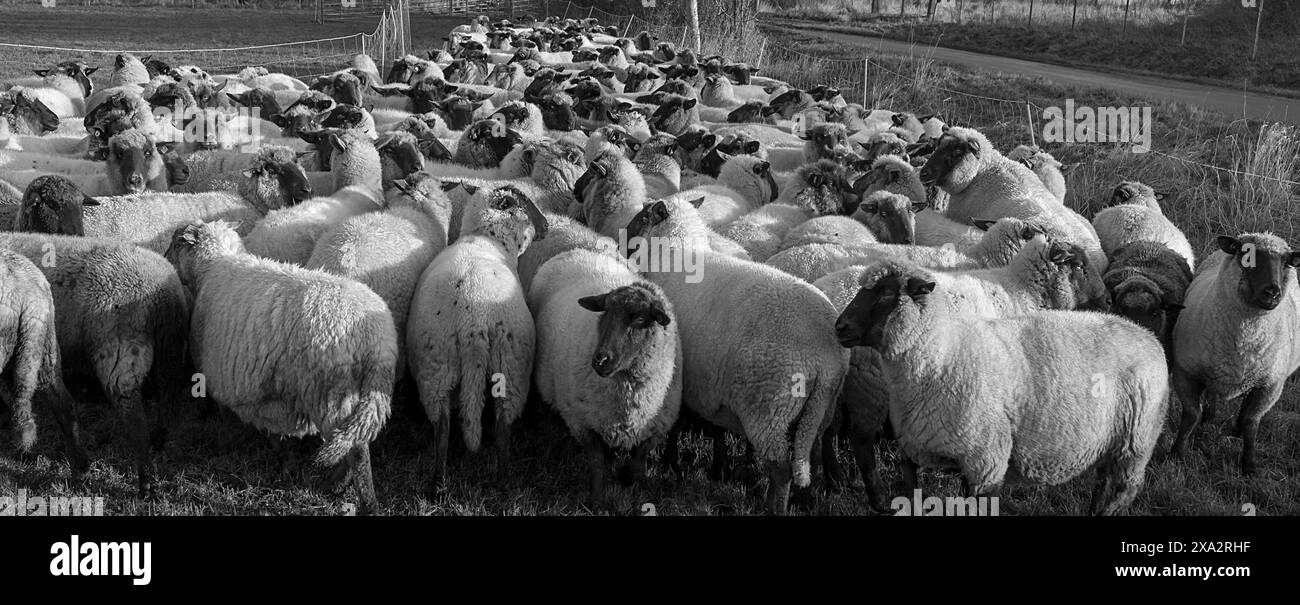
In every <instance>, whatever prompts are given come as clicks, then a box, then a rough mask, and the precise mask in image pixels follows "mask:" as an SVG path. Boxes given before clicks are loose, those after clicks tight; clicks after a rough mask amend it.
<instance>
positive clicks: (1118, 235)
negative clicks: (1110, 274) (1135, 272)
mask: <svg viewBox="0 0 1300 605" xmlns="http://www.w3.org/2000/svg"><path fill="white" fill-rule="evenodd" d="M1092 226H1093V229H1095V230H1096V231H1097V239H1099V240H1100V241H1101V249H1102V251H1103V252H1105V253H1106V256H1108V257H1110V256H1113V255H1114V253H1115V251H1116V250H1118V249H1119V248H1121V247H1123V246H1125V245H1128V244H1131V243H1133V242H1138V241H1152V242H1158V243H1160V244H1164V245H1165V246H1168V247H1169V249H1170V250H1173V251H1174V252H1175V253H1177V254H1178V255H1179V256H1181V257H1183V260H1184V261H1186V262H1187V268H1188V269H1193V270H1194V269H1195V268H1196V257H1195V255H1194V254H1193V253H1192V244H1191V243H1190V242H1188V241H1187V236H1185V235H1183V232H1182V231H1181V230H1180V229H1179V228H1178V227H1177V226H1175V225H1174V223H1173V221H1170V220H1169V219H1168V218H1166V217H1165V215H1164V214H1162V213H1161V212H1160V210H1159V209H1152V208H1151V207H1149V206H1144V205H1141V204H1119V205H1115V206H1111V207H1109V208H1103V209H1102V210H1101V212H1098V213H1097V215H1096V216H1094V217H1093V218H1092Z"/></svg>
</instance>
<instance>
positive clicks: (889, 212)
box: [857, 195, 924, 245]
mask: <svg viewBox="0 0 1300 605" xmlns="http://www.w3.org/2000/svg"><path fill="white" fill-rule="evenodd" d="M920 207H924V204H917V205H915V206H914V205H913V204H912V201H911V200H909V199H907V198H906V197H903V196H901V195H881V196H872V197H870V198H867V199H865V200H863V201H862V204H860V205H859V206H858V208H857V212H861V213H862V214H864V215H866V216H867V217H868V220H869V221H871V222H872V223H874V224H876V225H879V227H878V228H879V229H880V230H881V231H883V233H881V234H880V235H881V236H883V237H881V238H880V241H881V243H885V244H907V245H911V244H913V243H915V240H916V212H917V210H919V209H920Z"/></svg>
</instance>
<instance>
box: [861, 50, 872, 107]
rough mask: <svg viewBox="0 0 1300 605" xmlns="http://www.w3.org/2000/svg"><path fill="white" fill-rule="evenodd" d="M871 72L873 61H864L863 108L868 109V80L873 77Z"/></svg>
mask: <svg viewBox="0 0 1300 605" xmlns="http://www.w3.org/2000/svg"><path fill="white" fill-rule="evenodd" d="M870 70H871V59H863V60H862V106H863V107H868V108H869V107H870V106H869V105H867V80H868V79H869V78H870V77H871V72H870Z"/></svg>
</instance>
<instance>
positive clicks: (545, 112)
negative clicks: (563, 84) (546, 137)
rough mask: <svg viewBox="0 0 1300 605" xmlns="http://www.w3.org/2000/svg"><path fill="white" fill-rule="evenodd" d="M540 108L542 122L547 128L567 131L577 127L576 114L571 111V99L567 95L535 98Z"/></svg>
mask: <svg viewBox="0 0 1300 605" xmlns="http://www.w3.org/2000/svg"><path fill="white" fill-rule="evenodd" d="M537 108H538V109H540V110H542V122H543V123H544V124H545V125H546V128H547V129H549V130H558V131H563V132H568V131H571V130H574V129H575V128H577V124H578V116H577V114H575V113H574V111H573V100H572V99H571V98H569V97H568V96H567V95H565V96H560V95H550V96H547V97H543V98H541V99H538V100H537Z"/></svg>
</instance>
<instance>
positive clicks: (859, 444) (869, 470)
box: [849, 426, 915, 513]
mask: <svg viewBox="0 0 1300 605" xmlns="http://www.w3.org/2000/svg"><path fill="white" fill-rule="evenodd" d="M849 442H850V443H851V444H852V445H853V458H854V460H856V461H857V463H858V471H859V472H860V473H861V474H862V487H863V488H864V489H866V491H867V504H868V505H869V506H870V507H871V509H872V510H874V511H876V512H878V513H885V512H888V509H886V508H885V490H884V487H883V486H882V485H881V484H880V473H879V472H877V471H876V446H875V443H876V432H875V431H868V430H861V429H859V428H858V427H856V426H851V427H850V428H849ZM913 472H914V473H915V469H913ZM913 480H915V477H913Z"/></svg>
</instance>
